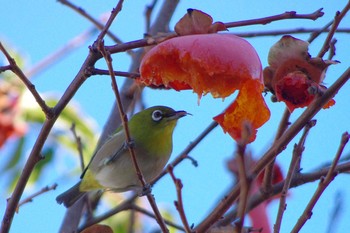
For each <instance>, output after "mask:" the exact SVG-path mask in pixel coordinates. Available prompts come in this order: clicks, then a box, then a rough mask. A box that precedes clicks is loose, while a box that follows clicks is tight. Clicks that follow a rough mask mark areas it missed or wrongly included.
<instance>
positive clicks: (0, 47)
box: [0, 42, 53, 118]
mask: <svg viewBox="0 0 350 233" xmlns="http://www.w3.org/2000/svg"><path fill="white" fill-rule="evenodd" d="M0 50H1V51H2V52H3V54H4V55H5V57H6V59H7V61H8V62H9V63H10V67H11V71H12V72H13V73H15V74H16V75H17V76H18V77H19V78H20V79H21V80H22V82H23V83H24V85H26V87H27V88H28V90H29V91H30V92H31V93H32V95H33V97H34V98H35V100H36V102H37V103H38V104H39V106H40V108H41V110H42V111H43V112H44V113H45V116H46V117H47V118H51V117H52V114H53V113H52V109H51V108H50V107H48V106H47V105H46V103H45V101H44V100H43V98H41V96H40V94H39V92H37V90H36V89H35V86H34V84H33V83H31V82H30V81H29V79H28V78H27V77H26V76H25V74H24V73H23V72H22V70H21V68H19V67H18V66H17V64H16V61H15V59H14V58H12V57H11V55H10V54H9V53H8V52H7V50H6V49H5V47H4V46H3V45H2V43H1V42H0Z"/></svg>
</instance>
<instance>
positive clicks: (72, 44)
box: [24, 27, 97, 78]
mask: <svg viewBox="0 0 350 233" xmlns="http://www.w3.org/2000/svg"><path fill="white" fill-rule="evenodd" d="M96 32H97V30H96V28H94V27H93V28H91V29H88V30H86V31H84V32H82V33H81V34H79V35H77V36H76V37H74V38H72V39H71V40H69V41H68V42H67V43H66V44H65V45H63V46H62V47H61V48H59V49H57V50H56V51H54V52H53V53H51V54H49V55H48V56H46V57H44V58H43V59H42V60H41V61H39V62H38V63H36V64H35V65H33V66H32V67H30V69H28V70H25V71H24V73H25V74H26V75H27V77H28V78H32V77H33V76H35V75H38V73H40V72H42V71H44V70H45V69H47V68H48V67H50V66H51V65H52V64H54V63H55V62H57V61H58V60H59V59H60V58H62V57H64V56H67V55H68V54H69V53H70V52H72V51H73V50H74V49H75V48H78V47H79V46H82V45H83V44H84V43H85V42H86V41H87V40H88V39H90V38H91V37H92V36H94V35H95V34H96Z"/></svg>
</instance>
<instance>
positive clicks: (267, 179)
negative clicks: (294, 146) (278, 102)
mask: <svg viewBox="0 0 350 233" xmlns="http://www.w3.org/2000/svg"><path fill="white" fill-rule="evenodd" d="M289 117H290V112H289V110H288V108H285V109H284V113H283V116H282V119H281V121H280V124H279V125H278V129H277V133H276V136H275V140H274V141H275V142H276V141H277V140H278V139H279V138H280V137H281V136H282V135H283V133H284V132H285V131H286V130H287V128H288V126H289V125H290V122H289ZM274 166H275V160H273V161H272V162H271V163H270V164H269V165H268V166H267V167H266V168H265V172H264V180H263V184H262V192H266V193H267V192H269V191H270V189H271V187H272V179H273V175H274V174H273V168H274Z"/></svg>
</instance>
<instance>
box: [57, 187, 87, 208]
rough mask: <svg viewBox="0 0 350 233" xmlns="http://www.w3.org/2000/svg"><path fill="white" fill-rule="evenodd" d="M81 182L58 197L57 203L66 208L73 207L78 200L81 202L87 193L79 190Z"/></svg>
mask: <svg viewBox="0 0 350 233" xmlns="http://www.w3.org/2000/svg"><path fill="white" fill-rule="evenodd" d="M79 186H80V182H79V183H77V184H76V185H74V186H73V187H71V188H70V189H68V190H67V191H65V192H64V193H62V194H60V195H58V196H57V197H56V201H57V203H59V204H62V203H63V204H64V206H65V207H67V208H68V207H70V206H72V205H73V204H74V203H75V202H76V201H77V200H79V199H80V198H81V197H82V196H83V195H84V194H85V192H81V191H80V190H79Z"/></svg>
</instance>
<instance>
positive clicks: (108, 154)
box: [80, 130, 128, 178]
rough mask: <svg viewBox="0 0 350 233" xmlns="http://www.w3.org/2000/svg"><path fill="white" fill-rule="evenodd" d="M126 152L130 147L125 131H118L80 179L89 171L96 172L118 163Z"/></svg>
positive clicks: (104, 145) (93, 158)
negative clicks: (127, 144)
mask: <svg viewBox="0 0 350 233" xmlns="http://www.w3.org/2000/svg"><path fill="white" fill-rule="evenodd" d="M126 150H128V147H127V146H126V143H125V135H124V131H123V130H118V131H117V132H116V133H115V134H114V135H113V136H111V137H109V138H108V139H107V141H106V142H105V143H104V144H103V145H102V146H101V147H100V148H99V149H98V150H97V152H96V153H95V154H94V155H93V157H92V158H91V160H90V162H89V164H88V166H86V168H85V170H84V171H83V173H82V175H81V176H80V178H83V177H84V175H85V173H86V171H87V170H88V169H91V170H93V171H95V172H96V171H98V170H99V169H100V168H101V166H105V165H108V164H110V163H111V162H113V161H116V160H117V159H118V158H119V157H120V155H121V154H123V153H124V152H125V151H126Z"/></svg>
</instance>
